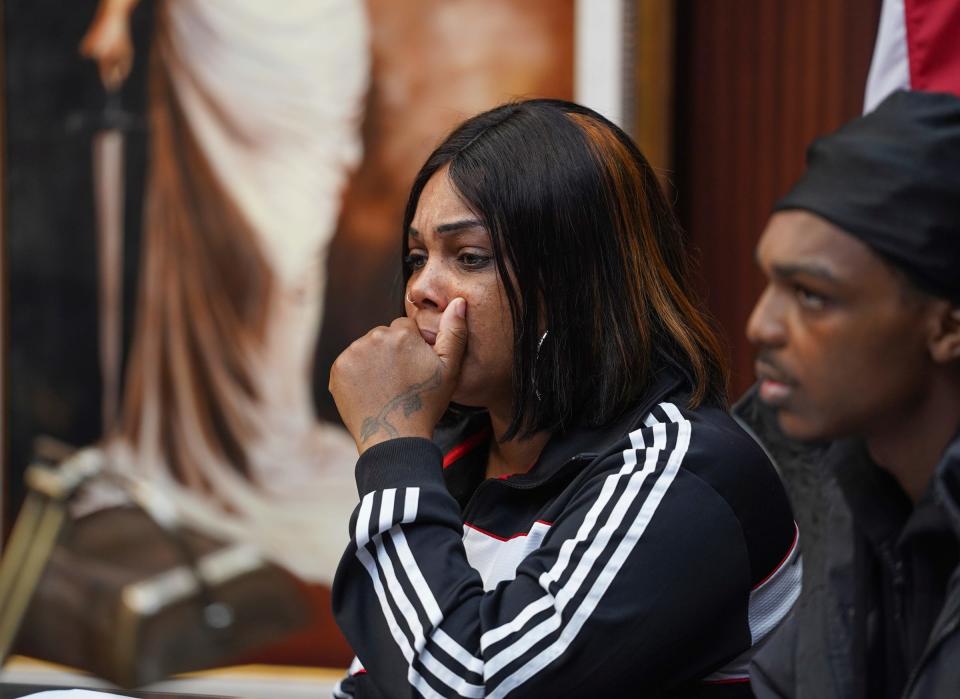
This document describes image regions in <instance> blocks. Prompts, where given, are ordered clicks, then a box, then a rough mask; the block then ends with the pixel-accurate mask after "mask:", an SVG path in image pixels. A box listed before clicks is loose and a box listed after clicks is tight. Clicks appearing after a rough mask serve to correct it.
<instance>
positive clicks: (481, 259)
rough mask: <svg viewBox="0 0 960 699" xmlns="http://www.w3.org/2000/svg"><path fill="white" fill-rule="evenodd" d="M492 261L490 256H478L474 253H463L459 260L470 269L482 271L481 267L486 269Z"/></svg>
mask: <svg viewBox="0 0 960 699" xmlns="http://www.w3.org/2000/svg"><path fill="white" fill-rule="evenodd" d="M492 259H493V258H491V257H490V256H489V255H478V254H476V253H472V252H462V253H460V256H459V257H458V258H457V260H459V262H460V264H461V265H463V266H464V267H466V268H468V269H480V268H481V267H486V266H487V265H488V264H489V263H490V261H491V260H492Z"/></svg>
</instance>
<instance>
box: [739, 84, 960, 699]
mask: <svg viewBox="0 0 960 699" xmlns="http://www.w3.org/2000/svg"><path fill="white" fill-rule="evenodd" d="M807 167H808V169H807V172H806V174H805V175H804V177H803V178H802V179H801V180H800V182H799V183H798V184H797V185H796V187H794V189H793V190H792V191H791V192H790V193H789V194H788V195H787V196H786V197H785V198H784V199H783V200H781V201H780V202H779V203H778V204H777V206H776V212H775V213H774V215H773V216H772V217H771V219H770V222H769V224H768V225H767V228H766V230H765V231H764V233H763V236H762V238H761V240H760V243H759V245H758V247H757V259H758V262H759V265H760V267H761V268H762V270H763V272H764V273H765V274H766V276H767V278H768V280H769V281H768V285H767V288H766V290H765V291H764V292H763V295H762V296H761V297H760V299H759V301H758V302H757V305H756V307H755V308H754V311H753V314H752V316H751V318H750V321H749V323H748V327H747V334H748V336H749V337H750V339H751V341H752V342H753V343H754V344H755V345H756V347H757V349H758V357H757V364H756V368H757V375H758V378H759V383H758V385H757V386H756V387H755V388H754V389H753V390H752V391H751V393H749V394H748V396H747V397H746V398H745V399H744V400H743V401H742V402H741V403H740V405H738V406H737V408H736V412H737V414H738V415H739V417H740V418H741V419H743V420H744V421H745V422H746V423H748V424H749V425H750V426H751V427H752V428H753V429H754V431H755V432H756V433H757V435H758V436H759V437H760V438H761V440H762V441H763V442H764V443H765V445H766V446H767V447H768V449H769V450H770V452H771V453H772V454H773V456H774V457H775V460H777V462H778V463H779V465H780V467H781V469H782V475H783V476H784V479H785V480H786V481H787V484H788V490H789V491H790V495H791V497H792V499H793V502H794V508H795V511H796V512H797V519H798V522H799V525H800V531H801V536H802V540H803V542H804V543H803V546H804V575H803V592H802V594H801V597H800V600H799V601H798V603H797V606H796V607H795V608H794V611H793V613H792V615H791V617H790V618H789V620H788V621H787V622H785V624H784V626H783V627H782V628H781V629H780V631H779V632H778V633H777V634H776V635H775V636H774V637H773V638H772V639H771V641H770V642H769V643H768V644H767V646H766V647H765V648H764V650H763V651H762V652H761V653H760V655H759V656H758V658H757V660H756V662H755V664H754V666H753V668H752V681H753V689H754V691H755V692H756V694H757V696H758V697H761V698H763V697H797V698H809V699H814V698H816V699H831V698H833V697H870V698H871V699H873V698H875V697H878V698H884V697H901V696H903V697H911V698H913V697H958V696H960V566H958V560H960V557H958V549H960V100H958V99H957V98H956V97H954V96H951V95H944V94H924V93H917V92H913V93H908V92H898V93H895V94H894V95H892V96H891V97H889V98H888V99H887V100H885V101H884V103H883V104H882V105H881V106H880V107H879V108H878V109H877V110H876V111H875V112H872V113H870V114H868V115H866V116H864V117H861V118H859V119H857V120H855V121H853V122H851V123H849V124H847V125H846V126H845V127H843V128H841V129H840V130H839V131H837V132H836V133H834V134H832V135H830V136H827V137H826V138H823V139H821V140H819V141H817V142H815V143H814V144H813V145H812V146H811V148H810V150H809V152H808V155H807Z"/></svg>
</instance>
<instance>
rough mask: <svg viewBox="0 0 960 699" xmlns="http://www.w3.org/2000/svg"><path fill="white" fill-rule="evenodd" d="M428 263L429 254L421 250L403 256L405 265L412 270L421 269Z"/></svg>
mask: <svg viewBox="0 0 960 699" xmlns="http://www.w3.org/2000/svg"><path fill="white" fill-rule="evenodd" d="M426 263H427V256H426V255H424V254H423V253H421V252H411V253H410V254H409V255H407V256H406V257H404V258H403V265H404V267H406V268H407V269H408V270H410V271H411V272H412V271H413V270H415V269H420V268H421V267H423V266H424V265H425V264H426Z"/></svg>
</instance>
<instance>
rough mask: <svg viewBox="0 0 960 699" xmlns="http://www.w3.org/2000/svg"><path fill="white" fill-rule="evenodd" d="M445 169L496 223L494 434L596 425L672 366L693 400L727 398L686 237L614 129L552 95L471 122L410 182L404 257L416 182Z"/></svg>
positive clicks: (642, 162)
mask: <svg viewBox="0 0 960 699" xmlns="http://www.w3.org/2000/svg"><path fill="white" fill-rule="evenodd" d="M444 167H447V168H448V170H447V173H448V176H449V177H450V181H451V182H452V184H453V185H454V187H455V188H456V190H457V191H458V192H459V194H460V196H461V197H462V199H463V201H464V202H465V204H466V205H467V206H468V207H469V208H470V209H471V210H472V211H473V213H474V214H475V215H476V216H477V217H478V218H479V219H480V220H481V221H482V222H483V223H484V225H485V226H486V228H487V230H488V231H489V233H490V237H491V245H492V248H493V254H494V258H495V262H496V267H497V271H498V273H499V276H500V279H501V281H502V283H503V285H504V289H505V293H506V297H507V299H508V302H509V305H510V311H511V316H512V322H513V342H514V347H513V421H512V423H511V424H510V426H509V428H508V429H507V431H506V433H505V434H504V435H500V437H501V439H510V438H512V437H514V436H518V435H519V436H524V435H529V434H533V433H534V432H538V431H541V430H548V431H556V430H563V429H567V428H569V427H572V426H574V425H583V426H598V425H603V424H605V423H607V422H609V421H610V420H612V419H613V418H615V417H617V416H618V415H620V414H621V413H622V412H623V411H624V410H626V409H627V408H629V407H631V406H632V405H633V404H634V403H635V401H636V400H637V399H638V398H640V397H641V396H642V395H643V394H644V392H645V391H646V390H648V388H649V386H650V384H651V382H652V380H653V378H654V376H655V375H656V374H657V373H658V371H659V370H660V369H662V368H664V367H665V366H666V365H667V364H673V365H676V366H679V367H680V368H681V369H682V370H683V371H684V373H686V374H687V375H688V376H689V378H690V382H691V405H694V406H695V405H698V404H700V403H702V402H704V401H714V402H724V401H725V399H726V398H725V396H726V376H727V369H726V362H725V361H724V358H723V351H722V345H721V344H720V342H719V340H718V338H717V336H716V334H715V333H714V331H713V330H712V328H711V326H710V323H709V322H708V321H707V320H706V318H705V316H704V315H703V313H702V311H701V310H700V309H699V306H698V302H697V300H696V299H695V298H694V297H693V295H692V292H691V289H690V284H689V281H688V279H687V276H688V264H689V262H688V260H689V258H688V255H687V252H686V250H685V241H684V236H683V233H682V231H681V230H680V227H679V224H678V223H677V221H676V218H675V216H674V214H673V212H672V210H671V208H670V206H669V204H668V203H667V200H666V198H665V197H664V195H663V192H662V190H661V189H660V186H659V183H658V182H657V179H656V176H655V175H654V173H653V170H652V169H651V167H650V165H649V164H648V163H647V160H646V159H645V158H644V157H643V155H642V154H641V153H640V151H639V150H638V149H637V147H636V146H635V145H634V143H633V142H632V141H631V140H630V138H629V137H628V136H627V135H626V134H625V133H624V132H623V131H622V130H621V129H619V128H618V127H617V126H615V125H614V124H612V123H611V122H609V121H608V120H606V119H605V118H603V117H602V116H600V115H599V114H597V113H596V112H593V111H592V110H590V109H587V108H585V107H582V106H580V105H577V104H573V103H571V102H564V101H560V100H548V99H538V100H528V101H523V102H517V103H511V104H506V105H503V106H500V107H497V108H495V109H492V110H490V111H488V112H484V113H482V114H479V115H477V116H475V117H473V118H471V119H469V120H467V121H466V122H464V123H463V124H461V125H460V126H459V127H457V128H456V129H455V130H454V131H453V132H452V133H451V134H450V135H449V136H448V137H447V138H446V139H445V140H444V141H443V143H441V144H440V146H439V147H437V149H436V150H435V151H434V152H433V153H432V154H431V155H430V157H429V158H428V159H427V162H426V163H425V164H424V166H423V167H422V168H421V169H420V172H419V173H418V174H417V176H416V179H415V180H414V183H413V187H412V189H411V192H410V197H409V199H408V201H407V206H406V211H405V213H404V218H403V253H402V254H403V257H404V258H405V257H406V255H407V253H408V247H407V232H408V230H409V228H410V224H411V222H412V220H413V217H414V214H415V213H416V210H417V204H418V202H419V200H420V195H421V192H422V191H423V188H424V186H425V185H426V184H427V181H428V180H429V179H430V178H431V177H433V175H434V174H435V173H437V172H438V171H440V170H442V169H443V168H444ZM409 274H410V272H409V270H407V269H405V270H404V282H406V281H407V280H408V279H409ZM544 330H548V333H547V335H546V338H544V339H543V341H542V344H541V337H542V335H543V331H544Z"/></svg>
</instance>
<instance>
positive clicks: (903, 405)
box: [747, 211, 931, 440]
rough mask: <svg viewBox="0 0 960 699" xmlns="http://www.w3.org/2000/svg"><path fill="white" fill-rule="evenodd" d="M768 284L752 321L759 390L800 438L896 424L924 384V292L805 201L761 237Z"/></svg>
mask: <svg viewBox="0 0 960 699" xmlns="http://www.w3.org/2000/svg"><path fill="white" fill-rule="evenodd" d="M757 260H758V263H759V265H760V268H761V269H762V270H763V272H764V274H765V275H766V277H767V280H768V282H767V288H766V289H765V290H764V292H763V294H762V296H761V297H760V299H759V300H758V301H757V305H756V306H755V307H754V309H753V313H752V314H751V316H750V320H749V321H748V323H747V336H748V337H749V339H750V341H751V342H752V343H753V344H754V345H756V347H757V350H758V352H757V363H756V371H757V376H758V378H759V379H760V398H761V399H762V400H763V401H764V402H766V403H768V404H769V405H771V406H773V407H774V408H775V409H776V410H777V417H778V419H779V422H780V427H781V428H782V429H783V431H784V432H785V433H786V434H787V435H788V436H790V437H792V438H794V439H800V440H824V439H834V438H837V437H842V436H852V435H860V436H866V437H869V436H870V435H872V434H878V433H880V432H882V431H883V430H888V429H894V430H895V429H897V423H898V420H899V417H900V416H902V415H905V414H909V411H910V410H911V408H912V406H914V405H916V403H917V399H918V397H919V396H922V395H923V393H924V392H925V390H926V385H927V384H926V382H927V381H928V376H929V373H930V372H929V368H930V366H931V360H930V357H929V354H928V352H927V345H926V333H925V328H926V327H928V323H927V319H926V314H925V307H924V300H923V298H922V297H921V296H920V295H919V294H915V293H913V292H910V291H909V290H908V289H907V286H906V282H905V281H904V280H903V279H901V278H900V277H899V276H898V275H897V274H896V272H894V271H893V270H892V269H891V268H890V267H889V266H888V265H887V264H886V263H885V262H884V261H883V260H882V259H881V258H880V257H879V256H878V255H877V254H876V253H874V252H873V251H872V250H870V249H869V248H868V247H867V246H866V245H864V244H863V243H861V242H860V241H859V240H857V239H856V238H854V237H852V236H850V235H848V234H846V233H844V232H843V231H842V230H841V229H840V228H838V227H836V226H834V225H833V224H831V223H829V222H828V221H826V220H824V219H822V218H820V217H819V216H816V215H814V214H811V213H808V212H805V211H785V212H780V213H777V214H774V216H773V217H772V218H771V219H770V222H769V223H768V225H767V228H766V230H765V231H764V233H763V236H762V237H761V239H760V243H759V245H758V246H757Z"/></svg>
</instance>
